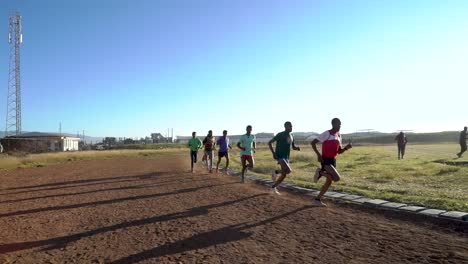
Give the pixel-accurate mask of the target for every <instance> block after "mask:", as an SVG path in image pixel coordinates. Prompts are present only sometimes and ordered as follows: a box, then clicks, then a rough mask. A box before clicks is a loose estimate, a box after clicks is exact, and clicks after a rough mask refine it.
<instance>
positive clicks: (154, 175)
mask: <svg viewBox="0 0 468 264" xmlns="http://www.w3.org/2000/svg"><path fill="white" fill-rule="evenodd" d="M167 173H170V172H167V171H158V172H151V173H147V174H142V175H127V176H117V177H106V178H98V179H87V180H76V181H66V182H54V183H47V184H40V185H29V186H22V187H14V188H5V189H2V190H1V191H7V190H21V189H35V188H42V187H52V186H59V185H69V184H80V183H90V182H100V181H110V180H120V179H129V178H130V179H133V178H139V179H148V178H152V177H159V176H161V175H164V174H167Z"/></svg>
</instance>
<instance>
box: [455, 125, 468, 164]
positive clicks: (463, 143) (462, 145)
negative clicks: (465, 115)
mask: <svg viewBox="0 0 468 264" xmlns="http://www.w3.org/2000/svg"><path fill="white" fill-rule="evenodd" d="M466 130H467V127H465V128H463V130H462V131H461V132H460V149H461V150H460V152H459V153H458V154H457V156H458V157H459V158H461V156H462V155H463V153H464V152H465V151H466V149H467V148H466V139H467V137H466Z"/></svg>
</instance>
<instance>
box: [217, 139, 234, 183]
mask: <svg viewBox="0 0 468 264" xmlns="http://www.w3.org/2000/svg"><path fill="white" fill-rule="evenodd" d="M216 144H217V145H218V146H219V150H218V163H216V173H218V168H219V163H220V162H221V159H222V158H223V157H226V167H225V168H224V171H225V173H226V174H227V175H229V172H228V168H229V149H232V147H231V145H230V144H229V138H228V136H227V130H224V131H223V136H222V137H220V138H218V140H217V141H216Z"/></svg>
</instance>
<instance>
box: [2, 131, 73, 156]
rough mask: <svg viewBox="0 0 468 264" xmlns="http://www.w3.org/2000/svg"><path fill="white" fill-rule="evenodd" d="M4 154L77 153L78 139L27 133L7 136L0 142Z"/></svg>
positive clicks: (51, 134)
mask: <svg viewBox="0 0 468 264" xmlns="http://www.w3.org/2000/svg"><path fill="white" fill-rule="evenodd" d="M0 142H1V144H2V145H3V148H4V151H5V152H10V151H23V152H28V153H41V152H54V151H77V150H79V148H78V145H79V142H80V138H77V137H67V136H62V135H60V134H53V133H41V132H29V133H24V134H21V135H17V136H9V137H5V138H2V139H1V140H0Z"/></svg>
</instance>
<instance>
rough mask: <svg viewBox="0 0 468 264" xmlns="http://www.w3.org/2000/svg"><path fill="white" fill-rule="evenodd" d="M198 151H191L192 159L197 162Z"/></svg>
mask: <svg viewBox="0 0 468 264" xmlns="http://www.w3.org/2000/svg"><path fill="white" fill-rule="evenodd" d="M197 154H198V151H190V159H191V160H192V162H193V163H197V156H198V155H197Z"/></svg>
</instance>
